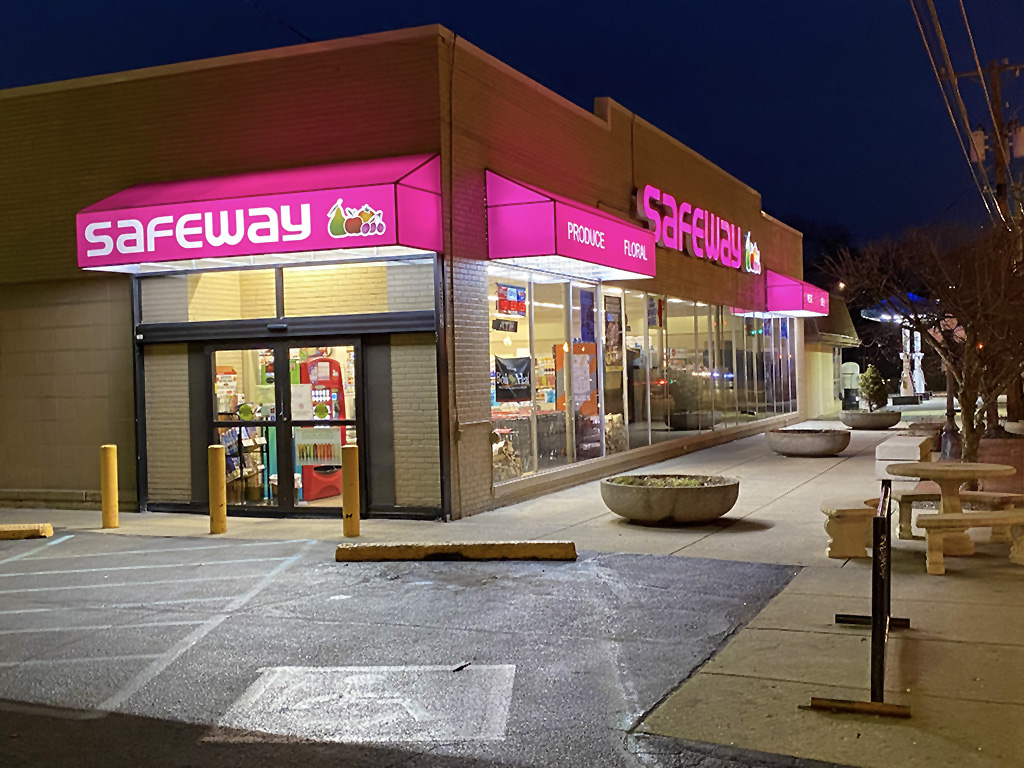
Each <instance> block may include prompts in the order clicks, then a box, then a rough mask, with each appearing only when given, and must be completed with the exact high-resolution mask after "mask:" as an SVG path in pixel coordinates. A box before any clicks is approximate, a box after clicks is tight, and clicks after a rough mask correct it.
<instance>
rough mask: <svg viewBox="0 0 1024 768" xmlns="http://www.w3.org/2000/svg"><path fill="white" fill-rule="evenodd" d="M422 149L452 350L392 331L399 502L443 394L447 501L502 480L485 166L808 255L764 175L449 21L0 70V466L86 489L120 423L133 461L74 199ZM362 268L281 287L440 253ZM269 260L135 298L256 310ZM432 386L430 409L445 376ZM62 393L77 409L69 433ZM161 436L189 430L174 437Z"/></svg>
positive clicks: (714, 290)
mask: <svg viewBox="0 0 1024 768" xmlns="http://www.w3.org/2000/svg"><path fill="white" fill-rule="evenodd" d="M433 152H439V153H440V154H441V166H442V171H441V178H442V191H443V195H442V218H443V238H444V254H443V270H442V272H443V276H444V277H443V286H442V296H443V306H442V311H443V317H442V318H441V327H442V331H443V333H444V342H445V343H444V345H443V347H442V354H446V355H447V365H448V370H447V371H446V372H444V377H443V381H442V384H443V387H442V391H441V392H440V393H437V392H436V382H435V383H434V384H431V383H430V382H427V381H426V378H431V377H429V376H427V377H426V378H424V377H423V376H422V375H421V374H422V372H423V371H425V370H428V367H429V366H432V365H434V360H435V359H436V355H437V354H438V353H437V351H436V350H435V348H434V347H433V346H432V345H423V344H422V343H420V342H419V341H418V340H417V341H416V342H415V343H413V341H412V340H411V339H403V338H402V337H400V336H396V337H395V339H396V341H395V346H394V347H393V348H392V357H391V364H392V398H393V404H394V406H395V411H396V420H395V434H394V441H395V459H396V468H397V473H396V499H397V500H398V502H399V504H409V505H419V504H425V505H434V504H437V503H438V500H439V498H440V487H441V479H440V473H439V471H438V470H437V467H438V464H439V461H440V453H441V452H442V446H440V445H439V443H438V435H437V433H436V430H435V431H434V432H432V433H429V434H428V432H430V430H428V429H424V427H423V424H427V423H429V422H430V421H431V418H429V417H430V416H431V414H437V415H435V416H433V417H432V418H434V419H436V418H438V417H442V418H443V414H444V413H445V412H447V413H448V417H449V422H448V423H447V424H446V426H447V427H448V430H447V431H448V432H449V433H450V440H449V442H448V448H449V450H450V454H451V478H450V489H451V497H452V499H451V512H452V514H453V516H456V517H459V516H462V515H467V514H473V513H476V512H479V511H481V510H484V509H487V508H489V507H492V506H495V504H496V503H497V501H496V499H495V495H494V489H493V487H492V482H491V459H490V435H491V423H490V418H491V416H490V382H489V368H488V365H489V363H488V357H489V351H488V350H489V340H488V334H489V318H488V301H487V290H488V276H487V269H486V267H487V232H486V216H485V195H484V171H485V170H487V169H489V170H492V171H495V172H498V173H500V174H502V175H504V176H507V177H509V178H513V179H519V180H522V181H524V182H527V183H532V184H534V185H536V186H538V187H541V188H544V189H548V190H550V191H552V192H555V193H558V194H561V195H564V196H566V197H569V198H572V199H574V200H577V201H579V202H580V203H583V204H585V205H588V206H592V207H595V208H599V209H602V210H605V211H608V212H612V213H615V214H617V215H619V216H621V217H623V218H626V219H630V218H634V217H633V213H632V209H633V207H634V203H633V196H634V191H635V190H636V188H637V186H638V185H640V184H644V183H652V184H656V185H659V186H661V187H662V188H664V189H666V190H670V191H672V192H673V194H675V195H677V196H678V197H682V196H692V197H693V198H694V199H696V200H699V201H700V203H701V204H702V205H704V206H705V207H709V208H713V209H715V210H716V211H719V212H720V213H721V214H724V215H728V216H729V217H731V218H732V219H734V220H735V221H737V222H738V223H740V224H741V225H742V226H744V227H745V228H749V229H751V230H752V231H753V232H754V233H755V236H756V237H757V239H758V242H759V243H760V244H761V251H762V254H763V262H764V265H765V267H766V268H769V269H773V270H775V271H778V272H782V273H785V274H789V275H792V276H795V277H799V276H801V273H802V267H801V255H800V236H799V233H796V232H794V231H793V230H791V229H789V228H788V227H785V226H784V225H781V224H779V223H778V222H775V221H774V220H772V219H770V218H769V217H765V216H763V215H762V213H761V200H760V196H759V194H758V193H757V192H756V191H755V190H753V189H751V188H749V187H748V186H746V185H744V184H742V183H741V182H739V181H737V180H736V179H734V178H733V177H732V176H730V175H728V174H726V173H724V172H723V171H721V170H720V169H719V168H717V167H715V166H714V165H712V164H711V163H710V162H708V161H707V160H705V159H704V158H702V157H700V156H699V155H697V154H696V153H695V152H693V151H692V150H690V149H689V148H687V147H685V146H683V145H682V144H680V143H679V142H677V141H675V140H674V139H672V138H671V137H669V136H667V135H666V134H664V133H663V132H661V131H660V130H658V129H657V128H655V127H654V126H652V125H650V124H649V123H647V122H646V121H644V120H643V119H642V118H641V117H638V116H636V115H633V114H632V113H630V112H629V111H627V110H626V109H624V108H623V107H621V106H620V105H619V104H617V103H615V102H613V101H611V100H608V99H598V100H597V102H596V104H595V113H593V114H592V113H590V112H587V111H586V110H583V109H580V108H579V107H577V106H576V105H574V104H572V103H570V102H568V101H566V100H565V99H563V98H561V97H560V96H558V95H556V94H554V93H552V92H551V91H549V90H547V89H545V88H543V87H542V86H540V85H539V84H537V83H535V82H533V81H531V80H530V79H528V78H526V77H525V76H523V75H521V74H519V73H517V72H515V71H514V70H512V69H511V68H509V67H508V66H506V65H504V64H502V63H501V62H499V61H497V60H496V59H494V58H493V57H491V56H489V55H487V54H485V53H483V52H482V51H480V50H479V49H477V48H475V47H474V46H472V45H471V44H469V43H467V42H466V41H465V40H463V39H461V38H457V37H456V36H455V35H453V34H452V33H451V32H449V31H448V30H446V29H444V28H441V27H424V28H420V29H415V30H404V31H401V32H396V33H386V34H383V35H371V36H366V37H363V38H353V39H350V40H342V41H332V42H328V43H316V44H310V45H305V46H296V47H293V48H286V49H279V50H275V51H266V52H260V53H254V54H244V55H240V56H233V57H226V58H223V59H215V60H210V61H206V62H191V63H187V64H181V65H172V66H168V67H161V68H156V69H153V70H146V71H141V72H135V73H124V74H122V75H112V76H102V77H97V78H87V79H84V80H80V81H73V82H69V83H55V84H51V85H45V86H34V87H30V88H23V89H14V90H11V91H7V92H2V93H0V296H2V297H3V298H4V303H3V304H2V305H0V306H2V307H3V308H2V309H0V321H2V322H0V371H2V372H3V377H2V382H0V387H2V389H0V392H2V393H3V396H4V399H5V403H6V404H7V405H8V406H9V407H10V406H11V405H12V404H16V405H15V408H16V409H21V413H20V414H19V415H18V416H17V418H16V419H15V421H14V426H13V428H12V429H11V430H10V431H9V432H7V433H5V435H4V439H3V443H2V445H0V457H2V458H3V459H4V461H3V466H2V467H0V489H5V488H6V489H10V488H19V487H28V488H37V489H46V488H53V489H59V488H75V489H82V490H93V489H95V488H97V486H98V477H97V476H96V473H95V472H93V466H94V457H93V456H92V455H91V452H95V447H96V446H97V445H98V443H99V442H101V441H105V440H112V439H116V441H117V442H118V443H119V444H120V445H121V446H122V453H121V461H122V485H123V486H125V485H129V486H131V485H133V484H134V472H133V469H132V467H131V463H132V454H133V452H134V448H133V431H132V427H131V424H132V419H133V412H132V402H133V399H132V378H131V376H132V374H131V322H130V302H129V279H128V278H127V277H124V276H120V275H113V276H109V277H102V278H96V277H88V276H86V275H85V274H83V273H82V271H81V270H79V269H78V268H77V266H76V260H75V241H74V215H75V212H76V211H78V210H80V209H81V208H83V207H85V206H87V205H90V204H92V203H95V202H96V201H98V200H100V199H102V198H104V197H106V196H108V195H110V194H113V193H115V192H117V191H119V190H121V189H124V188H126V187H129V186H132V185H135V184H140V183H147V182H154V181H173V180H177V179H189V178H202V177H210V176H217V175H224V174H231V173H242V172H248V171H258V170H269V169H276V168H292V167H299V166H304V165H318V164H325V163H333V162H342V161H346V160H357V159H364V158H373V157H388V156H399V155H409V154H415V153H433ZM634 220H635V218H634ZM657 267H658V277H657V278H656V279H655V280H653V281H644V282H643V284H642V285H640V283H639V282H638V283H637V287H638V288H640V289H642V290H653V291H657V292H664V293H667V294H671V295H674V296H679V297H684V298H690V299H694V300H700V301H704V302H707V303H713V304H722V305H742V304H744V302H745V300H748V299H749V300H752V299H754V298H756V297H757V295H758V294H759V293H763V282H762V280H761V278H757V277H753V276H750V275H746V274H743V273H741V272H739V271H736V270H730V269H724V268H721V267H719V266H717V265H714V264H711V263H708V262H706V261H701V260H697V259H693V258H691V257H687V256H684V255H683V254H681V253H678V252H667V251H663V250H662V249H659V250H658V253H657ZM375 269H376V270H378V271H379V272H381V273H383V272H384V271H385V268H384V267H370V268H367V269H366V270H365V272H364V274H362V276H361V277H359V279H356V277H357V276H356V274H355V273H352V274H349V275H347V276H346V282H345V283H344V284H337V285H331V284H330V283H329V282H325V281H322V280H309V282H308V283H307V284H306V285H305V286H303V285H302V284H301V282H302V280H301V278H299V277H294V278H289V277H286V291H285V295H286V302H287V301H289V298H288V297H289V295H291V296H292V297H293V298H292V299H291V300H292V301H294V302H295V304H294V306H293V307H289V308H288V309H289V311H288V314H304V313H305V312H303V311H302V309H303V308H304V309H306V310H308V313H309V314H328V313H331V312H334V311H338V312H349V313H351V312H362V311H373V310H371V309H368V308H369V307H380V306H381V305H382V304H386V305H387V306H388V307H389V308H391V309H392V310H394V309H428V308H431V306H432V303H433V295H432V294H431V293H430V292H429V290H426V289H425V287H429V285H430V283H431V282H432V280H433V278H432V276H431V275H429V274H426V273H425V272H423V271H420V270H418V268H415V269H413V268H408V267H395V268H391V267H388V268H386V271H387V275H386V279H385V275H383V274H380V275H378V274H374V273H373V270H375ZM407 270H408V271H407ZM268 274H271V273H269V272H265V273H264V272H262V271H253V272H242V273H233V274H227V273H225V274H223V275H216V274H212V273H210V274H206V275H201V276H189V278H188V279H187V280H182V281H180V282H179V283H177V284H173V283H167V284H166V286H163V287H161V286H156V285H154V286H152V287H146V288H144V290H145V291H152V292H153V295H152V296H151V297H149V298H147V306H149V307H151V308H152V309H151V311H152V312H153V316H152V317H150V318H144V320H146V321H147V322H172V321H183V320H204V319H209V320H216V319H222V318H221V317H219V315H222V314H225V313H227V314H230V313H231V311H235V312H236V313H239V314H242V315H245V313H246V312H248V313H249V315H251V316H253V317H258V316H268V315H267V314H262V313H269V311H270V310H271V309H272V307H271V303H272V299H273V292H272V290H268V288H272V286H271V285H270V283H268V282H267V275H268ZM307 274H308V275H311V276H312V275H313V273H312V272H310V273H307ZM325 274H326V272H325ZM286 275H287V272H286ZM363 278H365V279H363ZM232 281H233V282H232ZM289 281H290V282H291V283H292V288H291V293H289V289H288V285H287V283H288V282H289ZM5 284H6V285H5ZM622 285H623V286H628V285H629V283H622ZM161 291H162V292H163V293H160V292H161ZM204 292H205V293H207V294H208V295H209V298H210V299H211V302H210V305H209V306H210V310H209V313H206V314H203V316H202V317H200V316H198V315H197V316H196V317H191V318H190V317H187V313H188V311H189V310H188V308H187V305H182V303H181V302H182V300H183V299H184V297H186V296H190V295H191V296H195V295H197V294H203V293H204ZM232 292H233V295H234V297H235V298H233V299H232V298H231V297H230V296H229V294H232ZM243 292H244V293H247V294H252V295H255V296H259V297H262V298H260V299H259V300H258V301H254V302H253V303H251V304H249V305H248V309H244V308H243V307H241V306H240V305H237V297H238V296H239V295H241V294H242V293H243ZM268 297H269V298H268ZM232 302H234V303H232ZM229 305H230V306H229ZM183 312H184V313H185V316H183V314H182V313H183ZM51 315H56V316H59V317H61V318H63V319H62V320H60V321H59V322H58V321H57V320H55V319H54V317H52V316H51ZM80 323H85V324H86V325H85V326H84V329H83V326H82V325H80ZM50 353H52V354H54V355H57V356H58V357H57V360H59V361H60V362H59V365H60V366H67V365H69V364H70V365H71V366H72V368H73V369H75V370H77V367H78V366H81V367H83V369H85V370H83V371H82V374H81V375H82V376H83V377H84V378H83V379H82V380H81V381H80V382H79V381H77V380H76V381H75V382H74V383H72V382H70V381H68V380H64V379H58V380H56V381H54V382H53V383H47V382H46V381H45V371H47V370H50V368H49V366H50V364H51V363H50V361H49V360H47V356H48V355H49V354H50ZM156 364H157V363H156V361H155V360H154V365H156ZM90 366H91V367H92V368H98V370H88V369H89V368H90ZM429 370H433V369H432V368H429ZM156 375H157V374H156V373H151V371H150V369H149V364H148V362H147V375H146V379H147V381H146V385H147V389H149V388H150V387H154V388H159V386H160V385H159V382H158V380H157V378H151V376H153V377H155V376H156ZM76 379H77V376H76ZM431 380H432V381H433V379H431ZM40 393H42V394H40ZM445 393H446V394H447V396H446V402H444V403H441V404H440V405H441V406H442V407H440V408H438V407H437V406H438V405H439V404H438V402H437V396H438V395H440V396H445ZM167 394H168V396H171V394H172V393H167ZM44 403H50V405H52V408H51V407H50V405H47V406H44ZM69 403H75V404H76V405H75V406H72V405H69ZM424 404H427V405H428V406H433V410H430V408H428V409H427V411H426V412H424V415H426V416H428V418H425V419H423V422H422V424H421V423H419V422H417V421H415V420H407V419H399V418H397V415H398V413H399V411H401V412H403V413H406V412H408V411H410V410H417V409H419V410H422V407H423V406H424ZM54 409H55V411H56V413H57V414H58V415H60V414H62V413H63V416H61V417H60V418H61V422H60V423H61V426H60V427H58V426H57V424H56V423H51V422H50V421H47V419H49V418H50V417H51V414H52V413H53V412H54ZM81 409H87V410H81ZM85 413H88V414H89V415H88V416H86V415H84V414H85ZM168 413H169V414H170V413H177V411H175V410H174V409H173V408H170V409H169V410H168ZM64 416H67V417H69V418H70V420H71V421H70V423H71V424H73V425H77V426H73V427H72V429H71V431H70V433H68V432H66V431H64V421H63V418H64ZM179 416H180V413H179ZM182 427H183V429H184V428H186V427H187V422H186V423H185V424H183V425H182ZM180 437H181V436H180V435H179V436H178V438H177V439H179V441H180ZM155 439H156V438H154V437H153V434H152V432H151V434H150V440H149V441H148V446H147V447H148V452H149V454H150V457H151V459H156V460H158V463H159V464H161V465H162V466H161V469H160V471H161V472H164V473H165V474H166V478H165V479H164V480H160V481H159V482H158V484H157V485H158V487H160V488H161V492H162V493H167V494H172V492H173V487H172V486H174V485H175V483H179V484H180V482H181V480H182V476H181V474H180V471H179V470H176V469H175V466H176V465H175V463H174V462H175V461H176V459H174V458H173V457H172V456H171V455H170V454H168V455H167V456H163V454H161V450H162V449H161V448H160V447H158V446H157V445H156V444H155V443H154V440H155ZM166 445H167V446H168V448H167V450H171V446H177V447H176V448H174V455H178V454H179V453H180V449H181V446H180V445H177V444H176V443H174V442H173V441H172V442H169V443H167V444H166ZM54 446H57V447H56V448H54ZM53 450H57V451H58V455H59V456H61V458H62V459H63V461H62V462H61V463H62V465H63V468H64V470H65V471H64V472H63V473H61V474H60V476H59V477H57V476H55V475H53V474H52V473H50V472H49V471H48V470H47V467H48V466H50V465H51V463H50V462H48V461H47V457H48V456H50V455H51V452H52V451H53ZM638 456H639V454H638ZM641 460H642V459H641V458H637V459H635V461H641ZM125 462H128V464H125ZM69 467H70V470H69V469H68V468H69ZM175 472H178V474H177V475H175ZM151 477H160V476H159V474H157V475H152V474H151ZM175 477H176V479H175ZM165 481H166V482H165ZM161 482H162V483H164V485H162V486H161V485H160V483H161ZM524 492H525V491H524Z"/></svg>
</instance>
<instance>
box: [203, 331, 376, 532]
mask: <svg viewBox="0 0 1024 768" xmlns="http://www.w3.org/2000/svg"><path fill="white" fill-rule="evenodd" d="M358 349H359V345H358V343H353V342H349V343H340V342H339V343H338V344H333V343H332V344H324V343H323V342H322V341H318V342H316V343H315V344H314V343H310V344H309V345H304V344H303V343H302V342H274V343H265V344H264V345H263V346H252V347H226V346H220V347H218V348H216V349H209V350H208V351H209V362H210V370H209V378H208V381H209V389H208V393H209V400H208V402H209V403H210V405H211V407H210V411H209V412H210V414H211V420H210V426H211V434H210V435H209V437H210V440H211V442H212V444H218V443H219V444H221V445H223V446H224V448H225V454H226V470H225V471H226V478H225V481H226V483H227V493H228V505H229V508H231V509H232V511H235V512H240V513H242V514H244V513H245V512H246V511H247V510H251V511H253V512H258V511H259V512H261V513H264V514H265V513H266V512H267V511H272V510H276V511H278V512H280V513H283V514H289V513H302V512H303V511H306V512H311V513H312V512H314V511H315V512H317V513H328V514H331V513H333V512H335V511H336V512H337V513H338V514H339V515H340V512H341V506H342V500H341V478H342V466H341V465H342V460H341V454H342V447H343V446H345V445H355V444H356V436H357V418H356V417H357V412H358V408H359V406H358V403H359V400H358V397H357V395H358V392H357V381H358V380H359V375H358V373H357V370H358V368H357V366H358ZM354 471H357V472H358V471H359V469H358V468H356V469H355V470H354Z"/></svg>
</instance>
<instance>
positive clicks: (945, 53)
mask: <svg viewBox="0 0 1024 768" xmlns="http://www.w3.org/2000/svg"><path fill="white" fill-rule="evenodd" d="M927 3H928V10H929V12H930V13H931V17H932V24H933V25H934V27H935V34H936V35H937V36H938V40H939V48H940V49H941V51H942V59H943V61H944V62H945V67H944V69H945V71H946V72H948V73H949V74H950V75H951V76H952V75H953V60H952V59H951V58H950V55H949V48H948V47H947V46H946V37H945V35H943V34H942V24H941V23H940V22H939V14H938V12H937V11H936V10H935V3H934V2H933V0H927ZM939 85H940V87H941V83H940V84H939ZM950 85H951V86H952V89H953V95H954V96H956V105H957V111H958V112H959V113H960V119H961V120H963V126H964V131H965V133H966V135H967V136H970V135H971V123H970V118H969V117H968V116H967V107H966V106H965V105H964V100H963V97H962V96H961V95H960V84H959V82H958V81H957V79H956V77H951V79H950ZM943 92H945V90H943ZM978 164H979V165H980V164H981V161H980V160H979V162H978ZM982 179H983V180H984V182H985V190H986V191H987V192H988V193H989V195H990V196H991V197H992V200H993V202H995V204H996V206H995V210H996V212H997V213H998V214H999V218H1001V219H1002V220H1003V223H1004V224H1005V223H1006V216H1005V215H1004V214H1003V209H1002V207H1001V206H1000V205H999V201H998V197H997V195H996V193H995V191H994V190H993V189H992V187H991V185H990V184H989V183H988V174H985V173H984V172H983V173H982ZM990 215H991V212H990Z"/></svg>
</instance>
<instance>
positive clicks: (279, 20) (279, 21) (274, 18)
mask: <svg viewBox="0 0 1024 768" xmlns="http://www.w3.org/2000/svg"><path fill="white" fill-rule="evenodd" d="M245 2H246V4H247V5H248V6H249V7H250V8H252V9H253V10H255V11H259V12H260V13H262V14H263V15H264V16H266V17H267V18H268V19H270V20H271V21H273V22H275V23H276V24H280V25H281V26H282V27H284V28H285V29H287V30H288V31H289V32H292V33H294V34H296V35H298V36H299V37H301V38H302V39H303V40H305V41H306V42H307V43H312V42H313V38H311V37H310V36H309V35H307V34H305V33H304V32H301V31H299V30H298V29H296V28H295V27H293V26H292V25H291V24H289V23H288V22H287V21H285V20H284V19H282V18H281V17H280V16H275V15H274V14H272V13H271V12H270V11H268V10H267V9H266V8H264V7H263V6H261V5H259V4H258V3H255V2H253V0H245Z"/></svg>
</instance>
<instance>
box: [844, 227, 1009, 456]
mask: <svg viewBox="0 0 1024 768" xmlns="http://www.w3.org/2000/svg"><path fill="white" fill-rule="evenodd" d="M1020 253H1021V236H1020V234H1019V233H1010V232H1006V231H995V230H990V231H980V230H975V231H964V230H951V229H944V230H914V231H911V232H909V233H908V234H907V235H905V236H904V237H903V238H902V239H900V240H898V241H894V240H886V241H882V242H877V243H872V244H871V245H869V246H868V247H867V248H865V249H864V250H862V251H860V252H859V253H857V254H854V253H852V252H851V251H849V250H844V251H841V252H840V253H839V254H837V255H836V256H835V257H833V258H832V259H831V260H830V264H829V267H828V268H829V271H830V272H831V273H832V274H833V275H834V276H835V278H836V279H837V280H841V281H842V282H844V283H845V284H846V289H845V294H846V297H847V300H848V301H849V302H850V303H851V305H852V306H854V307H859V308H863V307H867V306H879V307H881V308H882V309H883V311H884V312H885V313H886V314H888V315H889V316H890V317H891V318H892V320H893V321H895V322H898V323H899V324H900V325H902V326H903V327H905V328H909V329H910V330H913V331H918V332H919V333H920V334H921V338H922V339H925V340H926V341H927V343H928V344H929V346H931V347H932V348H933V349H934V350H935V351H936V353H938V355H939V357H940V359H941V360H942V363H943V365H944V366H946V368H947V369H948V370H949V371H950V372H951V373H952V375H953V379H954V381H955V382H956V387H957V393H956V394H957V399H958V400H959V401H960V409H961V417H962V422H963V427H962V428H963V460H964V461H977V456H978V442H979V440H980V439H981V436H982V433H983V432H984V431H985V430H986V429H988V430H990V431H993V430H997V429H999V426H998V406H997V398H998V397H999V395H1000V394H1001V393H1002V392H1004V391H1006V389H1007V387H1008V386H1009V385H1010V384H1011V383H1014V382H1015V381H1016V380H1017V379H1019V378H1020V375H1021V371H1022V364H1024V274H1022V272H1021V271H1020V270H1018V263H1019V255H1020ZM979 399H980V400H981V401H982V404H983V408H982V409H980V410H979V409H978V400H979Z"/></svg>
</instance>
